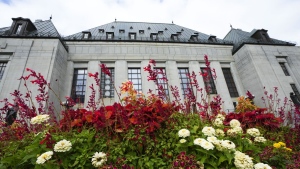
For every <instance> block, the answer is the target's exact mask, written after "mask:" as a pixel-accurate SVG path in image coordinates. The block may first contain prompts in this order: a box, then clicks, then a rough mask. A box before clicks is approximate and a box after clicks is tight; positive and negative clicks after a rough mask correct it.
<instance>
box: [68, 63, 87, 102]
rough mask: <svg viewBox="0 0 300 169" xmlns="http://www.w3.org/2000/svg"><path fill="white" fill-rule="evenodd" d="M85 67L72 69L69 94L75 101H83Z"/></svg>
mask: <svg viewBox="0 0 300 169" xmlns="http://www.w3.org/2000/svg"><path fill="white" fill-rule="evenodd" d="M86 76H87V69H86V68H83V69H74V76H73V85H72V91H71V96H72V99H73V100H74V101H76V102H79V103H83V102H84V96H85V90H86Z"/></svg>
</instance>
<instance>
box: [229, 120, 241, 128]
mask: <svg viewBox="0 0 300 169" xmlns="http://www.w3.org/2000/svg"><path fill="white" fill-rule="evenodd" d="M230 126H231V127H232V128H235V127H241V123H240V122H239V121H238V120H236V119H233V120H231V121H230Z"/></svg>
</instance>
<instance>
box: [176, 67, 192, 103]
mask: <svg viewBox="0 0 300 169" xmlns="http://www.w3.org/2000/svg"><path fill="white" fill-rule="evenodd" d="M178 72H179V78H180V82H181V83H180V84H181V90H182V93H183V96H184V97H186V94H187V91H188V89H192V85H191V83H190V79H189V77H188V74H189V69H188V68H179V69H178Z"/></svg>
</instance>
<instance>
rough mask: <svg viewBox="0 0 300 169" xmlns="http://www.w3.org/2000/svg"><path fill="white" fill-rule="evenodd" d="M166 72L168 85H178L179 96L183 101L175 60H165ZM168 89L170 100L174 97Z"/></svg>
mask: <svg viewBox="0 0 300 169" xmlns="http://www.w3.org/2000/svg"><path fill="white" fill-rule="evenodd" d="M166 74H167V78H168V80H169V81H168V83H169V85H170V86H173V87H175V86H177V87H178V91H179V96H180V99H181V101H182V102H183V93H182V89H181V85H180V79H179V75H178V68H177V63H176V61H166ZM169 91H170V100H171V101H172V100H174V97H173V95H172V93H171V88H169Z"/></svg>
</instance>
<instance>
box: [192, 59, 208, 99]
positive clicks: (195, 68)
mask: <svg viewBox="0 0 300 169" xmlns="http://www.w3.org/2000/svg"><path fill="white" fill-rule="evenodd" d="M193 71H194V72H195V74H196V79H197V81H198V85H199V88H202V89H203V92H204V91H205V84H204V81H203V77H202V76H201V75H200V73H199V72H201V69H200V64H199V62H198V61H189V72H190V74H192V72H193ZM193 91H194V94H195V96H197V102H201V93H200V92H198V91H197V90H196V88H193Z"/></svg>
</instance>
